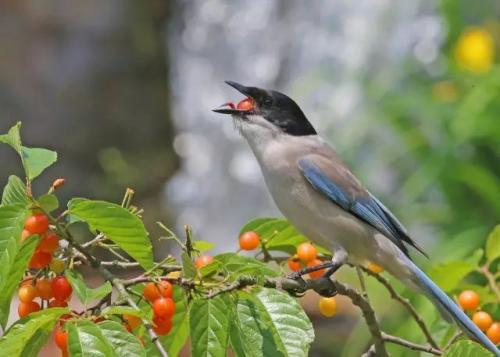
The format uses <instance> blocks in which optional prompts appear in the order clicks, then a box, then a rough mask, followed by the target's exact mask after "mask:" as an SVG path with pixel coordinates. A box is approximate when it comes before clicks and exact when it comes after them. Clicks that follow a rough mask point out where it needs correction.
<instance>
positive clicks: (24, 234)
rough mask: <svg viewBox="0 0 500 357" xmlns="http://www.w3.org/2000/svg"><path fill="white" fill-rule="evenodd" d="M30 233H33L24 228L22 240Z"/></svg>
mask: <svg viewBox="0 0 500 357" xmlns="http://www.w3.org/2000/svg"><path fill="white" fill-rule="evenodd" d="M30 235H31V232H30V231H28V230H27V229H23V231H22V232H21V242H23V241H24V240H25V239H26V238H28V237H29V236H30Z"/></svg>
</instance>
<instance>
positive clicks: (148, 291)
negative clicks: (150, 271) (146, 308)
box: [142, 283, 161, 302]
mask: <svg viewBox="0 0 500 357" xmlns="http://www.w3.org/2000/svg"><path fill="white" fill-rule="evenodd" d="M142 295H143V296H144V298H145V299H146V300H148V301H149V302H153V301H155V300H156V299H159V298H160V297H161V295H160V290H159V289H158V287H157V286H156V284H155V283H147V284H146V285H144V290H143V291H142Z"/></svg>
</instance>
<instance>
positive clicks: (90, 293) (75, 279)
mask: <svg viewBox="0 0 500 357" xmlns="http://www.w3.org/2000/svg"><path fill="white" fill-rule="evenodd" d="M65 275H66V277H67V278H68V280H69V283H70V284H71V286H72V287H73V290H74V291H75V293H76V295H77V296H78V298H79V299H80V301H81V302H82V304H84V305H88V304H89V303H90V302H91V301H94V300H98V299H102V298H103V297H105V296H106V295H108V294H110V293H111V291H112V290H113V289H112V287H111V284H110V283H109V281H106V282H105V283H104V284H102V285H101V286H99V287H98V288H94V289H92V288H89V287H88V286H87V284H86V283H85V281H84V279H83V277H82V275H81V274H80V273H79V272H77V271H76V270H66V272H65Z"/></svg>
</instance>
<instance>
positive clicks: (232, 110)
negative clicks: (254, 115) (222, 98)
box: [212, 81, 252, 114]
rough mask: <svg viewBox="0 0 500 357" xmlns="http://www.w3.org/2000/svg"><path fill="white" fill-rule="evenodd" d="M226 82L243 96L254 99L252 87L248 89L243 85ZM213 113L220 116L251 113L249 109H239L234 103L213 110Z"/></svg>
mask: <svg viewBox="0 0 500 357" xmlns="http://www.w3.org/2000/svg"><path fill="white" fill-rule="evenodd" d="M225 82H226V83H227V84H228V85H230V86H231V87H233V88H234V89H236V90H237V91H238V92H240V93H241V94H243V95H245V96H247V97H249V98H252V97H251V94H250V93H251V92H252V87H246V86H244V85H242V84H239V83H236V82H233V81H225ZM212 111H214V112H216V113H219V114H245V113H247V112H249V110H248V109H238V108H237V106H236V105H235V104H234V103H232V102H228V103H224V104H222V105H221V106H220V107H218V108H215V109H212Z"/></svg>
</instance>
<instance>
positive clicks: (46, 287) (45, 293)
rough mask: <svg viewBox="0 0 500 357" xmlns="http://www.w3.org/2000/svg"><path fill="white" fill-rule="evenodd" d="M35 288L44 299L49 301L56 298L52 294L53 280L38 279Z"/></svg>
mask: <svg viewBox="0 0 500 357" xmlns="http://www.w3.org/2000/svg"><path fill="white" fill-rule="evenodd" d="M35 286H36V289H37V290H38V296H40V297H41V298H42V299H45V300H49V299H52V298H53V297H54V293H53V292H52V280H48V279H38V281H37V282H36V285H35Z"/></svg>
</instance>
